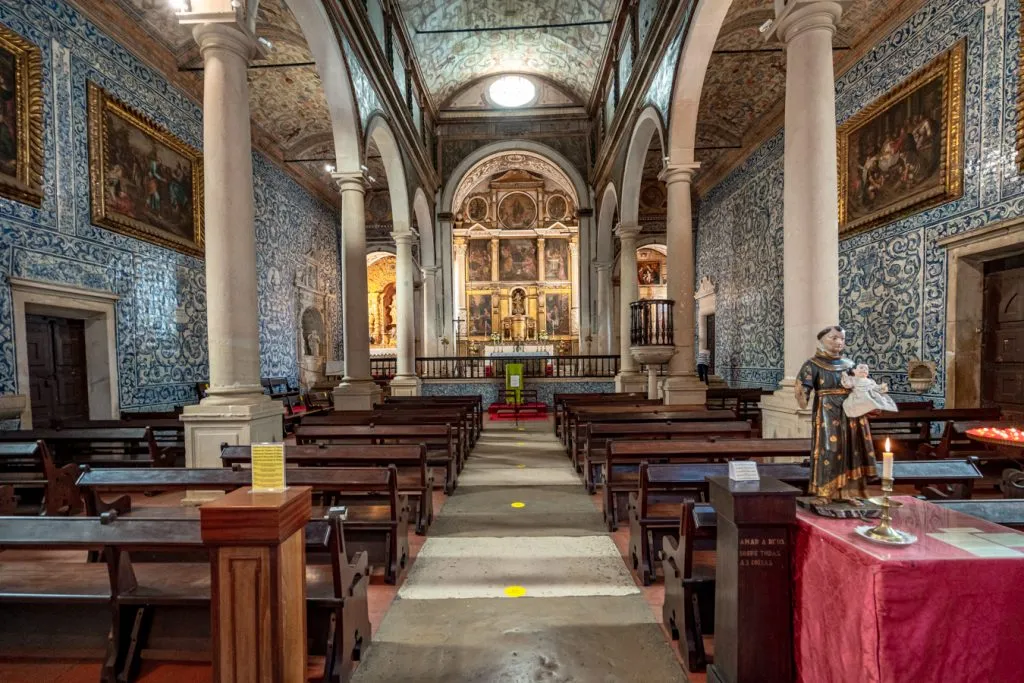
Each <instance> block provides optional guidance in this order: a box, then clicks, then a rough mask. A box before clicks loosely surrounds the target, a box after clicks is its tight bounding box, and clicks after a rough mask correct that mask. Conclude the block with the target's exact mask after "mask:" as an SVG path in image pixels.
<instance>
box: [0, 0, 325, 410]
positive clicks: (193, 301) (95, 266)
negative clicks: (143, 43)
mask: <svg viewBox="0 0 1024 683" xmlns="http://www.w3.org/2000/svg"><path fill="white" fill-rule="evenodd" d="M0 23H3V24H4V25H6V26H8V27H9V28H11V29H13V30H14V31H16V32H18V33H19V34H21V35H22V36H24V37H26V38H27V39H28V40H30V41H32V42H33V43H35V44H36V45H38V46H39V47H40V48H41V49H42V52H43V63H44V83H43V88H44V91H43V94H44V131H43V133H44V147H45V152H44V157H45V159H44V160H45V172H44V187H43V189H44V193H45V196H44V199H43V205H42V208H41V209H34V208H32V207H29V206H26V205H24V204H19V203H16V202H12V201H9V200H6V199H0V275H3V276H8V275H10V276H16V277H23V278H30V279H33V280H41V281H47V282H57V283H61V284H68V285H75V286H79V287H89V288H94V289H101V290H106V291H110V292H114V293H115V294H117V295H118V296H119V297H120V299H119V300H118V302H117V307H116V316H117V352H118V371H119V382H120V386H119V392H120V402H121V406H122V408H123V409H133V408H135V409H139V408H155V407H161V406H170V405H174V404H181V403H188V402H193V401H194V400H195V391H194V383H195V382H197V381H201V380H205V379H207V338H206V292H205V281H206V277H205V272H204V263H203V262H202V261H201V260H197V259H195V258H192V257H189V256H185V255H182V254H179V253H178V252H175V251H170V250H167V249H164V248H161V247H157V246H154V245H152V244H149V243H148V242H141V241H139V240H136V239H132V238H129V237H124V236H121V235H119V234H116V233H113V232H110V231H107V230H104V229H101V228H97V227H95V226H93V225H92V224H91V221H90V207H89V168H88V135H87V116H86V82H87V81H93V82H96V83H98V84H99V85H100V86H102V87H103V88H104V89H106V90H107V91H108V92H110V93H112V94H113V95H114V96H115V97H116V98H118V99H120V100H121V101H123V102H125V103H126V104H128V105H129V106H131V107H133V108H135V109H137V110H139V111H141V112H142V113H143V114H145V115H146V116H148V117H150V118H152V119H154V120H155V121H157V123H159V124H160V125H161V126H163V127H165V128H166V129H168V130H169V131H170V132H171V133H173V134H174V135H176V136H178V137H179V138H181V139H182V140H184V141H185V142H186V143H188V144H189V145H192V146H193V147H196V148H200V147H201V145H202V111H201V109H200V107H199V106H198V105H196V104H195V103H194V102H193V101H192V100H190V99H188V98H186V97H185V96H184V95H183V94H182V93H181V92H179V91H177V90H176V89H174V88H173V87H172V86H171V85H169V84H168V83H167V81H166V80H165V79H164V78H163V77H162V76H161V75H160V74H159V73H157V72H155V71H154V70H152V69H150V68H149V67H148V66H146V65H145V64H143V63H142V62H141V61H139V60H138V59H137V58H136V57H135V56H134V55H132V54H131V53H130V52H128V51H127V50H125V49H124V48H122V47H121V46H120V45H118V44H117V43H115V42H113V41H112V40H111V39H110V38H109V37H107V36H106V35H105V34H104V33H103V32H102V31H100V30H99V29H98V28H97V27H96V26H95V25H93V24H91V23H90V22H88V21H87V20H86V19H85V17H83V16H82V15H81V14H80V13H79V12H77V11H76V10H75V9H73V8H72V7H71V6H70V5H67V4H65V3H63V2H61V1H60V0H45V1H44V0H0ZM253 162H254V175H255V183H254V184H255V200H256V233H257V252H258V254H257V260H258V265H259V270H260V278H259V287H260V297H259V305H260V319H261V330H260V332H261V353H262V361H263V367H262V372H263V374H264V375H285V376H292V377H295V376H297V374H298V368H297V365H296V355H297V339H296V334H297V333H296V322H295V319H296V315H297V314H296V311H295V307H296V295H295V293H294V290H293V282H294V279H295V269H296V265H297V264H298V263H299V262H300V261H302V260H303V259H304V258H306V256H307V254H308V255H309V256H310V258H312V259H314V260H315V261H316V262H317V263H318V265H319V267H320V271H321V277H322V278H323V280H324V281H325V282H327V283H338V282H339V279H338V277H339V273H338V259H337V253H338V251H337V236H336V234H337V230H336V227H335V226H336V225H337V214H336V212H335V211H334V210H333V209H332V208H330V207H326V206H324V205H323V204H321V203H320V202H318V201H317V200H315V199H313V198H312V197H311V196H310V195H309V194H308V193H306V192H305V191H304V190H303V189H302V188H301V187H300V186H299V185H297V184H296V183H294V182H293V181H292V180H291V179H290V178H288V177H287V176H286V175H285V174H284V173H283V172H282V171H281V170H280V169H278V168H277V167H275V166H273V165H272V164H271V163H270V162H268V161H267V160H266V158H264V157H263V156H262V155H260V154H258V153H256V154H254V159H253ZM5 279H6V278H4V280H5ZM335 301H338V299H337V298H336V299H335ZM179 309H180V311H179ZM335 309H337V306H335ZM176 311H179V314H183V315H182V317H179V318H178V319H182V320H184V322H181V323H179V322H176V316H175V312H176ZM325 313H326V317H327V323H328V324H329V325H331V326H332V329H337V326H338V324H339V323H338V321H339V318H340V316H339V311H338V310H331V311H326V312H325ZM336 336H337V338H338V339H340V334H338V335H336ZM13 337H14V333H13V321H12V306H11V291H10V287H9V286H8V285H7V283H6V281H3V282H0V393H12V392H15V391H18V390H19V389H20V390H21V391H26V390H27V387H20V388H19V387H17V386H16V367H15V350H14V338H13Z"/></svg>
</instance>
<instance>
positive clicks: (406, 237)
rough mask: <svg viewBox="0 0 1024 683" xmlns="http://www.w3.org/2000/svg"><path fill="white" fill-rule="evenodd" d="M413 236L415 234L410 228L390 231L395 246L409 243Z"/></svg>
mask: <svg viewBox="0 0 1024 683" xmlns="http://www.w3.org/2000/svg"><path fill="white" fill-rule="evenodd" d="M413 237H415V235H414V234H413V232H412V230H398V231H394V232H392V233H391V239H393V240H394V241H395V244H396V245H397V246H408V245H411V244H412V239H413Z"/></svg>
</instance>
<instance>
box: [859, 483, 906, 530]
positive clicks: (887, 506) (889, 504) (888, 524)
mask: <svg viewBox="0 0 1024 683" xmlns="http://www.w3.org/2000/svg"><path fill="white" fill-rule="evenodd" d="M891 494H892V479H891V478H890V479H882V501H881V507H882V517H881V519H880V520H879V521H878V524H877V525H876V526H860V527H857V533H858V534H860V535H861V536H863V537H864V538H866V539H868V540H869V541H875V542H876V543H886V544H888V545H910V544H911V543H915V542H916V541H917V536H915V535H914V534H909V533H907V532H906V531H900V530H899V529H894V528H893V526H892V508H894V507H900V504H899V503H898V502H896V501H890V500H889V496H890V495H891Z"/></svg>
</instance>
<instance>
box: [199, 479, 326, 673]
mask: <svg viewBox="0 0 1024 683" xmlns="http://www.w3.org/2000/svg"><path fill="white" fill-rule="evenodd" d="M311 513H312V496H311V493H310V488H309V487H307V486H300V487H292V488H288V489H285V490H284V491H281V492H275V493H264V492H259V493H254V492H253V491H252V490H251V489H249V488H244V489H238V490H236V491H232V492H231V493H229V494H227V495H226V496H224V497H222V498H219V499H217V500H215V501H212V502H210V503H206V504H205V505H202V506H201V507H200V508H199V516H200V525H201V528H202V536H203V542H204V543H205V544H206V545H207V546H208V547H210V562H211V572H210V573H211V583H212V586H211V590H212V593H211V604H212V610H211V611H212V615H213V625H212V626H213V629H212V632H213V680H215V681H217V682H218V683H291V682H293V681H304V680H306V544H305V525H306V522H307V521H308V520H309V517H310V514H311Z"/></svg>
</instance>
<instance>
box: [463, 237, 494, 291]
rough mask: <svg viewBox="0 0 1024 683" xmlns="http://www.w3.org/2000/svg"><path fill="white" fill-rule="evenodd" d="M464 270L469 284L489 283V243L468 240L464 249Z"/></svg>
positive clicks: (487, 241)
mask: <svg viewBox="0 0 1024 683" xmlns="http://www.w3.org/2000/svg"><path fill="white" fill-rule="evenodd" d="M466 269H467V270H468V271H469V272H468V278H469V281H470V282H490V281H491V241H490V240H469V244H468V246H467V248H466Z"/></svg>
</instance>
